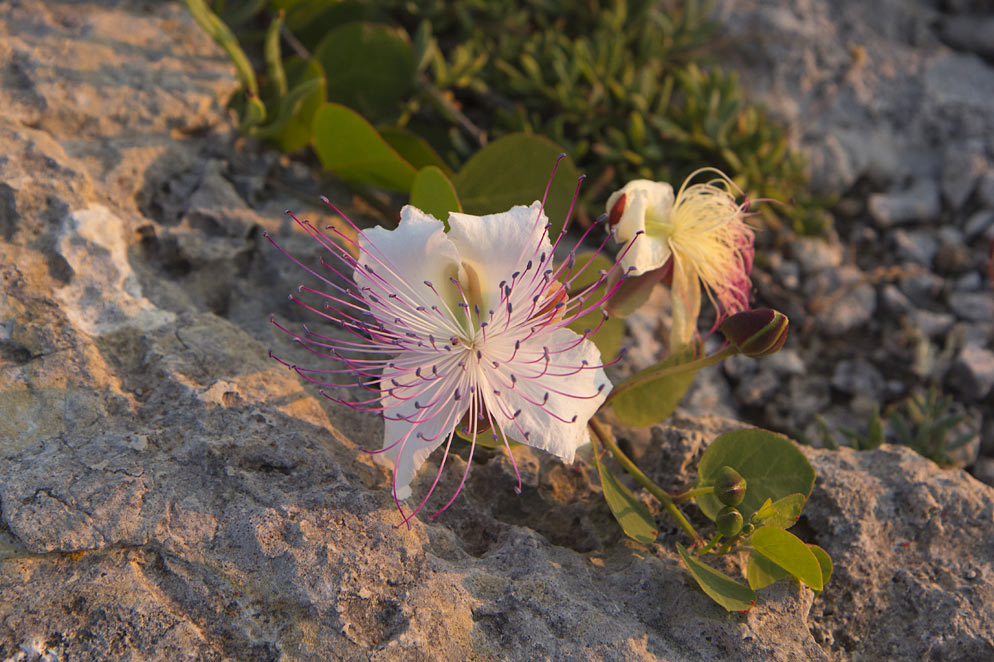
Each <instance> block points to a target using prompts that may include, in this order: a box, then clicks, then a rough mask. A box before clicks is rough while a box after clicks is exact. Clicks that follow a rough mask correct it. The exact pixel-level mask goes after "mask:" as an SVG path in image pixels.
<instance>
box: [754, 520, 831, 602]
mask: <svg viewBox="0 0 994 662" xmlns="http://www.w3.org/2000/svg"><path fill="white" fill-rule="evenodd" d="M751 542H752V547H753V549H754V550H755V551H756V552H757V553H759V554H762V555H763V556H764V557H766V559H767V560H769V561H772V562H773V563H775V564H777V565H778V566H780V567H781V568H783V569H784V570H786V571H787V572H789V573H790V574H792V575H794V577H796V578H797V579H798V580H800V581H802V582H804V583H805V584H807V585H808V586H810V587H811V588H813V589H814V590H816V591H820V590H821V589H822V579H821V565H820V564H819V563H818V558H817V557H816V556H815V554H814V552H812V551H811V550H810V549H809V548H808V546H807V545H806V544H805V543H804V541H803V540H801V539H800V538H798V537H797V536H795V535H794V534H793V533H790V532H788V531H784V530H783V529H778V528H776V527H775V526H763V527H760V528H758V529H756V531H755V532H754V533H753V534H752V538H751Z"/></svg>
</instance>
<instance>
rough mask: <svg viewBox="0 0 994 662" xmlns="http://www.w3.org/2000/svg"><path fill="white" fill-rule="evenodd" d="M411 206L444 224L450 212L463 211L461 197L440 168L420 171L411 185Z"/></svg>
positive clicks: (433, 167) (429, 167) (432, 167)
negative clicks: (460, 202)
mask: <svg viewBox="0 0 994 662" xmlns="http://www.w3.org/2000/svg"><path fill="white" fill-rule="evenodd" d="M411 204H412V205H413V206H415V207H417V208H418V209H420V210H421V211H423V212H426V213H429V214H431V215H432V216H434V217H435V218H437V219H440V220H441V221H442V222H445V223H446V229H448V223H447V222H446V220H445V219H447V218H448V217H449V212H450V211H462V206H461V205H460V204H459V196H457V195H456V189H455V188H454V187H453V186H452V182H450V181H449V178H448V177H446V176H445V173H444V172H442V171H441V170H440V169H439V168H437V167H435V166H428V167H426V168H422V169H421V170H419V171H418V174H417V175H415V176H414V182H413V183H412V184H411Z"/></svg>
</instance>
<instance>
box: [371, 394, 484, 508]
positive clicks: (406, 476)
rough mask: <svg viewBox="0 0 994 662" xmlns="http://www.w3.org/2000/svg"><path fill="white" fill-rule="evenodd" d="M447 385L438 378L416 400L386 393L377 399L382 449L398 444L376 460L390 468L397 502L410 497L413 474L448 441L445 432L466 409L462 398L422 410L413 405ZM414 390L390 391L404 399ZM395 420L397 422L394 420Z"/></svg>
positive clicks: (430, 398) (437, 396) (467, 402)
mask: <svg viewBox="0 0 994 662" xmlns="http://www.w3.org/2000/svg"><path fill="white" fill-rule="evenodd" d="M451 386H452V382H451V381H447V380H444V379H439V380H437V381H436V382H433V383H431V384H429V385H428V388H427V390H425V391H424V392H423V393H422V394H419V395H418V396H417V397H416V399H410V400H406V401H401V400H400V399H398V398H396V397H394V396H393V395H390V394H389V393H387V392H384V393H383V397H382V398H381V399H380V402H381V404H382V405H383V406H384V407H385V408H386V409H385V414H386V416H387V418H386V420H385V423H386V424H385V425H384V429H383V447H384V448H387V447H388V446H391V445H393V444H395V442H398V441H399V442H400V443H396V445H394V446H393V447H392V448H390V450H386V451H383V452H382V453H379V454H378V456H377V457H378V459H379V460H380V461H381V462H383V463H385V464H390V465H392V466H393V467H394V481H395V484H396V486H397V498H398V499H401V500H403V499H406V498H408V497H409V496H410V495H411V481H412V480H414V475H415V474H416V473H417V471H418V469H419V468H420V467H421V465H422V464H424V463H425V460H427V459H428V456H429V455H431V452H432V451H433V450H435V449H436V448H438V447H439V446H440V445H441V444H443V443H444V442H445V441H446V440H447V439H448V437H449V433H450V432H451V431H452V430H453V429H454V428H455V426H456V425H457V424H458V423H459V421H460V420H461V419H462V417H463V414H465V412H466V410H467V409H468V408H469V398H466V397H463V398H462V399H461V400H455V399H454V398H453V397H451V396H448V397H442V398H441V399H440V401H439V402H438V404H437V405H436V406H434V407H430V408H423V409H419V408H418V407H417V406H416V405H415V402H418V403H420V404H422V405H424V404H426V403H429V402H431V401H432V400H434V399H436V398H439V396H445V392H446V391H448V390H450V389H451ZM416 390H420V389H419V388H415V387H411V388H408V389H394V392H395V393H397V394H398V395H400V396H401V397H404V398H407V397H409V396H414V393H415V391H416ZM402 417H403V418H402ZM398 418H400V419H401V420H396V419H398ZM404 419H407V420H404Z"/></svg>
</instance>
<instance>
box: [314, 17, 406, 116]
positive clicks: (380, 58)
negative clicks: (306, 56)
mask: <svg viewBox="0 0 994 662" xmlns="http://www.w3.org/2000/svg"><path fill="white" fill-rule="evenodd" d="M314 59H315V60H317V61H318V62H320V63H321V66H322V67H324V71H325V75H326V76H327V80H328V100H329V101H334V102H336V103H341V104H343V105H346V106H348V107H349V108H352V109H353V110H356V111H358V112H359V113H360V114H361V115H363V116H364V117H368V118H370V119H371V120H373V121H382V120H389V119H391V118H395V117H396V116H397V114H398V112H399V108H400V102H401V100H402V99H404V98H405V97H406V96H407V93H408V91H409V90H410V89H411V87H412V85H413V84H414V53H413V52H412V50H411V42H410V39H409V38H408V36H407V33H406V32H404V31H403V30H401V29H398V28H393V27H390V26H387V25H383V24H381V23H367V22H355V23H346V24H345V25H340V26H339V27H337V28H335V29H333V30H332V31H331V32H329V33H328V34H327V36H325V38H324V39H322V40H321V43H320V44H318V47H317V48H316V49H315V50H314Z"/></svg>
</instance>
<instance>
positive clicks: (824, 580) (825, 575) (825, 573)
mask: <svg viewBox="0 0 994 662" xmlns="http://www.w3.org/2000/svg"><path fill="white" fill-rule="evenodd" d="M808 549H810V550H811V552H812V553H813V554H814V555H815V558H816V559H818V565H820V566H821V585H822V587H823V588H824V586H825V585H826V584H828V581H829V580H830V579H831V578H832V569H833V565H832V557H831V556H829V555H828V552H826V551H825V550H824V549H822V548H821V547H819V546H818V545H811V544H809V545H808Z"/></svg>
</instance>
